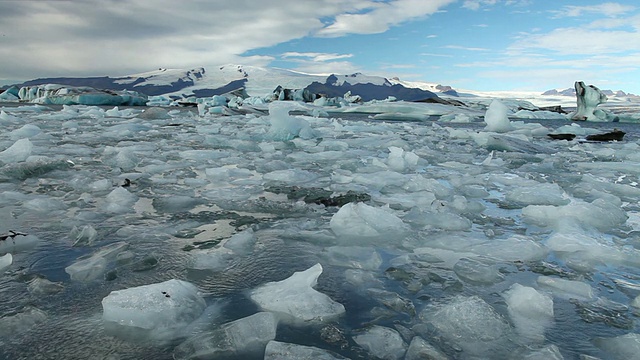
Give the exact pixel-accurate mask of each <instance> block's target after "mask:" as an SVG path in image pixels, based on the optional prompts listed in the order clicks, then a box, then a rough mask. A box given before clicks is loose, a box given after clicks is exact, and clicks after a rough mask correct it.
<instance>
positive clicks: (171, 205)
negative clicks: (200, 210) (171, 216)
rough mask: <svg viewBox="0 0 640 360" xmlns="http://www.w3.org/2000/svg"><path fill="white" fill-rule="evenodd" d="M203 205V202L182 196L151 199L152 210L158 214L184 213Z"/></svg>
mask: <svg viewBox="0 0 640 360" xmlns="http://www.w3.org/2000/svg"><path fill="white" fill-rule="evenodd" d="M202 203H204V200H202V199H198V198H193V197H191V196H184V195H172V196H166V197H157V198H155V199H153V208H154V209H155V210H156V211H158V212H168V213H176V212H186V211H189V210H191V209H193V208H194V207H196V206H198V205H200V204H202Z"/></svg>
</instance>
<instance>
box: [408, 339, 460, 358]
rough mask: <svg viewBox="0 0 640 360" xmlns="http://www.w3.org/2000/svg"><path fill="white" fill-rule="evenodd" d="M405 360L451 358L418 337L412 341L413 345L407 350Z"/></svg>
mask: <svg viewBox="0 0 640 360" xmlns="http://www.w3.org/2000/svg"><path fill="white" fill-rule="evenodd" d="M404 359H405V360H422V359H429V360H449V357H447V355H445V354H444V353H442V352H441V351H440V350H438V349H436V348H435V347H434V346H433V345H431V344H429V343H428V342H427V341H426V340H424V339H423V338H421V337H419V336H416V337H414V338H413V340H411V345H409V349H408V350H407V355H405V357H404Z"/></svg>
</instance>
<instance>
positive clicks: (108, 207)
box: [103, 186, 138, 213]
mask: <svg viewBox="0 0 640 360" xmlns="http://www.w3.org/2000/svg"><path fill="white" fill-rule="evenodd" d="M136 201H138V197H137V196H136V195H134V194H132V193H130V192H129V191H127V189H125V188H123V187H121V186H118V187H117V188H115V189H113V190H112V191H111V192H110V193H109V194H108V195H107V196H106V198H105V202H104V204H103V207H104V210H105V211H106V212H109V213H125V212H129V211H132V210H133V205H134V204H135V203H136Z"/></svg>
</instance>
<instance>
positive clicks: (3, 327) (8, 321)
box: [0, 307, 47, 339]
mask: <svg viewBox="0 0 640 360" xmlns="http://www.w3.org/2000/svg"><path fill="white" fill-rule="evenodd" d="M46 319H47V313H45V312H44V311H42V310H40V309H38V308H35V307H27V308H25V309H24V310H23V311H22V312H20V313H17V314H15V315H9V316H4V317H2V318H0V339H4V338H10V337H13V336H16V334H19V333H21V332H25V331H27V330H29V329H31V328H33V327H34V326H36V325H37V324H39V323H41V322H43V321H45V320H46Z"/></svg>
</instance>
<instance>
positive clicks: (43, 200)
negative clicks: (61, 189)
mask: <svg viewBox="0 0 640 360" xmlns="http://www.w3.org/2000/svg"><path fill="white" fill-rule="evenodd" d="M24 207H25V208H26V209H29V210H32V211H36V212H40V213H43V212H52V211H56V210H64V209H66V208H67V205H66V204H65V203H64V202H63V201H62V200H58V199H55V198H51V197H48V196H39V197H37V198H35V199H31V200H29V201H26V202H25V203H24Z"/></svg>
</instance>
